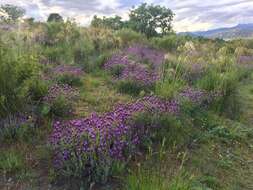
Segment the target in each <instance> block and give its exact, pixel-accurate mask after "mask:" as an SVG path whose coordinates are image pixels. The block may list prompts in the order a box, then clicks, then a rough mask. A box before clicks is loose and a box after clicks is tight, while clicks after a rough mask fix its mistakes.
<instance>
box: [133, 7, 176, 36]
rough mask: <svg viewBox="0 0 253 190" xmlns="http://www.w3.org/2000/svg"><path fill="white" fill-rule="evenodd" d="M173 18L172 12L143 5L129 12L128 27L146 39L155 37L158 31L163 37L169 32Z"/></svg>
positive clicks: (164, 8)
mask: <svg viewBox="0 0 253 190" xmlns="http://www.w3.org/2000/svg"><path fill="white" fill-rule="evenodd" d="M173 16H174V14H173V12H172V11H171V10H170V9H168V8H166V7H161V6H159V5H156V6H155V5H147V4H146V3H143V4H141V5H140V6H139V7H137V8H135V9H133V10H131V12H130V14H129V17H130V20H129V26H130V28H132V29H134V30H136V31H138V32H141V33H143V34H146V35H147V37H153V36H157V35H158V32H157V30H158V29H160V30H161V34H162V35H165V34H168V33H170V32H171V28H172V27H171V22H172V19H173Z"/></svg>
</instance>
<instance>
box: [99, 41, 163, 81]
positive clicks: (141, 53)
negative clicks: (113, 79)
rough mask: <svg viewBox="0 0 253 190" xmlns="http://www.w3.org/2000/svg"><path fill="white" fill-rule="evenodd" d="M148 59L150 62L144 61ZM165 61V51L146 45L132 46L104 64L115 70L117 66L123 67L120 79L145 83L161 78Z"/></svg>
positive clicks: (105, 66)
mask: <svg viewBox="0 0 253 190" xmlns="http://www.w3.org/2000/svg"><path fill="white" fill-rule="evenodd" d="M143 61H147V62H148V64H145V63H143ZM163 62H164V53H162V52H159V51H157V50H154V49H151V48H148V47H144V46H138V45H136V46H132V47H129V48H127V49H125V50H124V51H123V52H122V53H119V54H117V55H113V56H112V57H111V59H110V60H109V61H107V62H106V63H105V65H104V68H105V69H106V70H109V71H110V70H113V68H115V67H116V66H121V67H122V72H121V73H120V76H119V77H118V79H120V80H124V79H130V80H134V81H138V82H140V83H143V84H145V85H150V84H153V83H154V82H155V81H157V80H159V78H160V77H159V68H160V66H161V65H162V64H163Z"/></svg>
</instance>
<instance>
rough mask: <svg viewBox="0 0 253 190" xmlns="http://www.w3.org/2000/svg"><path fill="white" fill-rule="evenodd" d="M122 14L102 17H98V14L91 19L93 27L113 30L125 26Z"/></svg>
mask: <svg viewBox="0 0 253 190" xmlns="http://www.w3.org/2000/svg"><path fill="white" fill-rule="evenodd" d="M121 19H122V18H121V17H120V16H115V17H105V16H104V17H103V18H102V19H101V18H99V17H97V16H96V15H95V16H94V17H93V19H92V21H91V26H92V27H98V28H99V27H100V28H109V29H112V30H119V29H122V28H123V26H124V22H123V21H122V20H121Z"/></svg>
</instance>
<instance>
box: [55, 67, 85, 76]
mask: <svg viewBox="0 0 253 190" xmlns="http://www.w3.org/2000/svg"><path fill="white" fill-rule="evenodd" d="M53 73H54V74H58V75H59V74H70V75H75V76H82V75H83V71H82V69H81V68H80V67H75V66H71V65H59V66H57V67H55V68H54V69H53Z"/></svg>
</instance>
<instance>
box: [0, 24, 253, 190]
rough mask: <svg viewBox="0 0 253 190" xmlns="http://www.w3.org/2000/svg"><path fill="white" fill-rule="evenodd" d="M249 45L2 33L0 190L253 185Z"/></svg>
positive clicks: (58, 32)
mask: <svg viewBox="0 0 253 190" xmlns="http://www.w3.org/2000/svg"><path fill="white" fill-rule="evenodd" d="M252 71H253V40H250V39H247V40H233V41H223V40H220V39H213V40H212V39H204V38H200V37H190V36H178V35H176V34H175V33H173V32H171V33H168V34H166V35H162V36H155V37H153V36H152V37H150V36H146V35H145V34H143V33H140V32H136V31H134V30H132V29H129V28H122V29H118V30H113V29H109V28H105V27H95V26H91V27H81V26H79V25H77V24H76V23H75V22H74V21H72V20H67V21H65V22H47V23H46V22H29V21H28V20H27V21H25V22H24V23H22V25H19V26H18V27H13V28H11V29H8V30H6V29H0V118H1V120H0V143H1V146H0V152H1V154H0V189H20V190H23V189H24V190H28V189H29V190H30V189H31V190H32V189H53V190H58V189H83V190H85V189H98V190H104V189H108V190H223V189H224V190H237V189H244V190H250V189H253V181H252V179H253V160H252V159H253V141H252V139H253V72H252Z"/></svg>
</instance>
